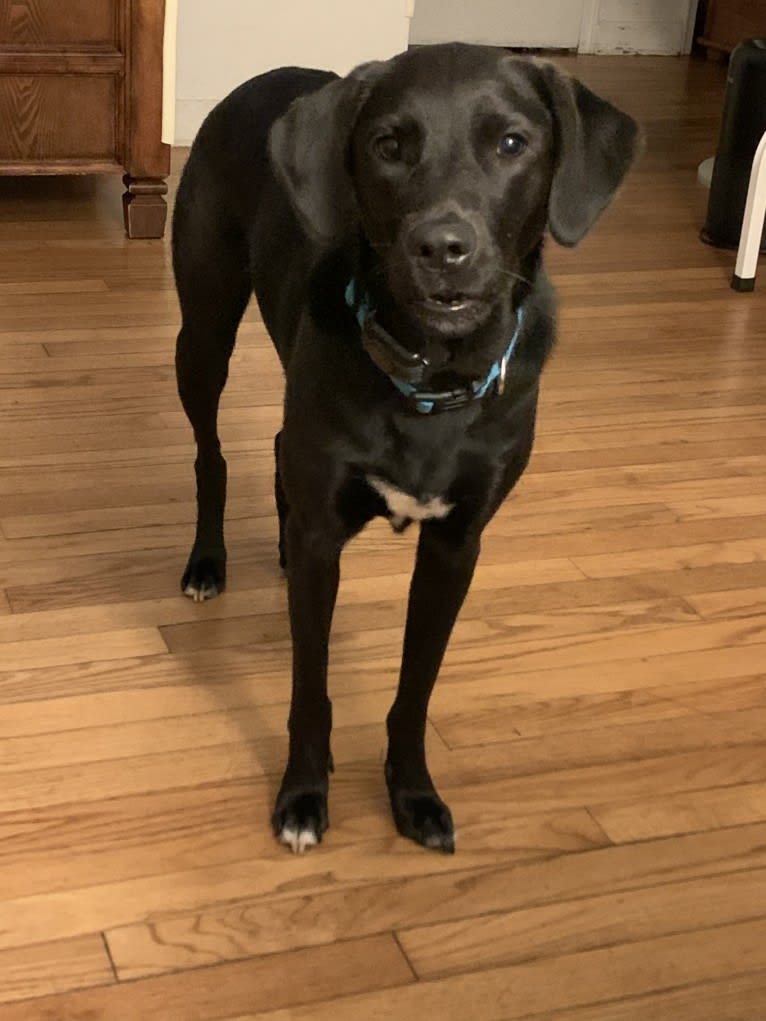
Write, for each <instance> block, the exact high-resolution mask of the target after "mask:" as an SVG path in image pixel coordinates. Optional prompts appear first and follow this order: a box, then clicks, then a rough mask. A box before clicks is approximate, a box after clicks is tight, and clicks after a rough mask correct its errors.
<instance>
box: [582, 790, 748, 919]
mask: <svg viewBox="0 0 766 1021" xmlns="http://www.w3.org/2000/svg"><path fill="white" fill-rule="evenodd" d="M590 811H591V812H592V814H593V816H594V818H595V819H597V820H598V822H599V823H600V825H601V826H602V827H603V829H604V831H605V832H606V833H607V834H608V835H609V838H610V839H611V840H613V841H614V842H615V843H633V842H634V841H636V840H647V839H648V838H650V837H651V838H654V837H659V836H671V835H673V834H678V833H694V832H699V831H700V830H706V829H719V828H721V827H722V826H741V825H743V824H744V823H750V822H758V821H761V820H764V819H766V784H764V783H745V784H737V785H736V786H732V787H724V788H717V787H716V788H713V789H712V790H697V791H688V792H684V793H683V794H677V793H668V795H667V796H664V797H662V798H647V799H642V800H640V801H634V802H629V803H627V804H595V805H591V806H590ZM764 907H766V901H764Z"/></svg>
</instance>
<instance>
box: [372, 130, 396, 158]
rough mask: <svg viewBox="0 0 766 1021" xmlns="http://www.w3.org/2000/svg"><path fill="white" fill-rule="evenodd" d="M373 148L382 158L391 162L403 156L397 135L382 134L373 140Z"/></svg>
mask: <svg viewBox="0 0 766 1021" xmlns="http://www.w3.org/2000/svg"><path fill="white" fill-rule="evenodd" d="M373 148H374V149H375V152H376V153H377V154H378V156H380V158H381V159H384V160H388V161H389V162H392V163H393V162H395V161H396V160H400V159H401V158H402V147H401V145H400V143H399V139H398V138H397V137H396V135H381V136H380V137H379V138H376V139H375V141H374V142H373Z"/></svg>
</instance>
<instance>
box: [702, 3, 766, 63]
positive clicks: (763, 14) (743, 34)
mask: <svg viewBox="0 0 766 1021" xmlns="http://www.w3.org/2000/svg"><path fill="white" fill-rule="evenodd" d="M764 38H766V0H709V2H708V6H707V14H706V15H705V29H704V32H703V35H702V36H701V37H700V39H699V40H698V42H699V43H700V45H701V46H706V47H707V49H708V50H709V51H710V50H712V51H713V52H717V53H731V51H732V50H733V49H734V47H735V46H736V45H737V44H738V43H741V42H742V40H743V39H764Z"/></svg>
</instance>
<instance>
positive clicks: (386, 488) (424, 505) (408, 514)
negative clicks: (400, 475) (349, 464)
mask: <svg viewBox="0 0 766 1021" xmlns="http://www.w3.org/2000/svg"><path fill="white" fill-rule="evenodd" d="M367 482H368V484H369V485H370V486H372V488H373V489H374V490H375V492H376V493H377V494H378V495H379V496H382V497H383V499H384V500H385V501H386V506H387V507H388V509H389V510H390V511H391V524H392V525H393V526H394V528H400V527H401V526H402V525H403V524H404V523H405V521H408V520H409V521H426V520H427V519H428V518H446V516H447V515H448V514H449V512H450V511H451V510H452V508H453V507H454V506H455V505H454V504H453V503H446V502H445V501H444V500H442V498H441V497H440V496H433V497H431V498H430V499H429V500H418V499H417V498H416V497H414V496H410V494H409V493H404V492H402V490H401V489H397V488H396V486H392V485H391V483H390V482H386V481H385V479H380V478H378V476H377V475H368V476H367Z"/></svg>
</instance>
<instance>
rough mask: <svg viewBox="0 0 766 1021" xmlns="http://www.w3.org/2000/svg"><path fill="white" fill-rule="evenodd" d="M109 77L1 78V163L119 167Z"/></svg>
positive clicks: (112, 82) (113, 94) (114, 94)
mask: <svg viewBox="0 0 766 1021" xmlns="http://www.w3.org/2000/svg"><path fill="white" fill-rule="evenodd" d="M116 105H117V87H116V81H115V79H114V78H113V77H112V76H111V75H40V74H37V75H0V122H2V123H3V124H5V125H6V130H5V131H2V132H0V160H4V161H8V162H25V161H30V162H36V163H40V162H43V161H46V160H97V161H100V162H104V161H107V162H108V161H112V162H113V163H115V164H117V163H118V159H117V157H118V153H117V130H116V117H115V109H116Z"/></svg>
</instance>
